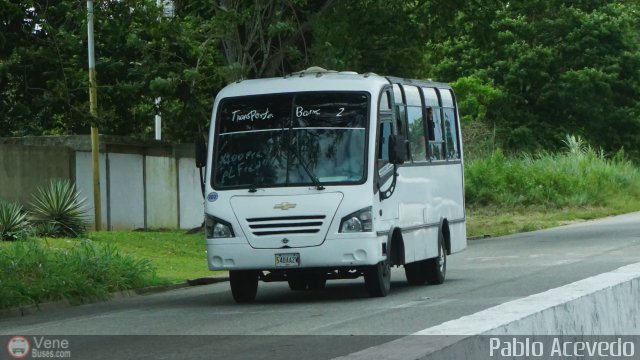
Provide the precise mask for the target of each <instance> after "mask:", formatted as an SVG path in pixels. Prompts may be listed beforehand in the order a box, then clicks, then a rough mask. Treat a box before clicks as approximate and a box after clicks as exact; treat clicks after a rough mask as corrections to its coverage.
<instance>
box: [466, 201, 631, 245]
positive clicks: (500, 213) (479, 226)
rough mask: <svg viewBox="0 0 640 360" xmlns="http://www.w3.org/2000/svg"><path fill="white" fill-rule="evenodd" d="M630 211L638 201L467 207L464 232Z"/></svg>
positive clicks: (510, 230) (535, 226) (515, 229)
mask: <svg viewBox="0 0 640 360" xmlns="http://www.w3.org/2000/svg"><path fill="white" fill-rule="evenodd" d="M633 211H640V204H635V205H634V206H630V207H576V208H571V207H566V208H562V209H558V208H551V209H546V208H544V207H523V208H511V209H507V208H500V207H482V208H467V236H468V237H476V236H483V235H491V236H502V235H509V234H515V233H522V232H528V231H535V230H542V229H546V228H550V227H555V226H561V225H568V224H572V223H577V222H582V221H586V220H592V219H597V218H602V217H606V216H611V215H619V214H624V213H628V212H633Z"/></svg>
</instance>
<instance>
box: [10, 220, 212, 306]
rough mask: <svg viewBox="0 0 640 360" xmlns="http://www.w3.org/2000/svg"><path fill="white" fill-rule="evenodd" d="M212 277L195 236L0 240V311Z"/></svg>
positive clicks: (111, 235)
mask: <svg viewBox="0 0 640 360" xmlns="http://www.w3.org/2000/svg"><path fill="white" fill-rule="evenodd" d="M212 274H214V273H213V272H211V271H209V270H208V268H207V257H206V253H205V244H204V238H203V234H201V233H197V234H192V235H188V234H185V232H184V231H112V232H91V233H88V234H87V238H86V239H72V238H32V239H29V240H26V241H16V242H0V308H7V307H16V306H24V305H31V304H37V303H41V302H46V301H56V300H61V299H67V300H69V302H71V303H80V302H83V301H85V300H90V301H91V300H96V299H97V300H104V299H108V298H109V297H110V293H112V292H114V291H120V290H129V289H137V288H143V287H147V286H153V285H168V284H172V283H180V282H184V281H185V280H187V279H194V278H198V277H205V276H211V275H212Z"/></svg>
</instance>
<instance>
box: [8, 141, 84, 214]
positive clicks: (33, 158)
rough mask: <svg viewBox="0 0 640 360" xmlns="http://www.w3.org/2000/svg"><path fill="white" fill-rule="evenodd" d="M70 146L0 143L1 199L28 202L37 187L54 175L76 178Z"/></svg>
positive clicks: (56, 177)
mask: <svg viewBox="0 0 640 360" xmlns="http://www.w3.org/2000/svg"><path fill="white" fill-rule="evenodd" d="M74 171H75V162H74V155H73V151H72V150H71V149H69V148H67V147H54V146H22V145H14V144H0V200H4V201H10V202H18V203H21V204H28V203H29V202H30V201H31V196H32V194H33V192H34V191H35V190H36V188H37V187H38V186H40V185H43V184H45V183H47V182H49V181H50V180H52V179H69V180H73V179H74Z"/></svg>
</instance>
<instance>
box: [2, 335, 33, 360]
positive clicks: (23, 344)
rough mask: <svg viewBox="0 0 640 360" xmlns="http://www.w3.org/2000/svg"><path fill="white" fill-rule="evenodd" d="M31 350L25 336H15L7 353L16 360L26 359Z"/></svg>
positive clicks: (8, 346)
mask: <svg viewBox="0 0 640 360" xmlns="http://www.w3.org/2000/svg"><path fill="white" fill-rule="evenodd" d="M30 350H31V345H30V344H29V340H27V338H25V337H24V336H14V337H12V338H11V339H9V342H8V343H7V352H8V353H9V355H11V356H12V357H13V358H15V359H24V358H25V357H27V355H29V351H30Z"/></svg>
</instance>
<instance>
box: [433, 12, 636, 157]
mask: <svg viewBox="0 0 640 360" xmlns="http://www.w3.org/2000/svg"><path fill="white" fill-rule="evenodd" d="M638 13H639V9H638V3H637V2H630V1H623V2H619V1H579V2H572V3H571V4H570V5H569V4H567V3H566V2H565V1H559V0H557V1H555V0H554V1H524V0H522V1H520V0H519V1H515V2H514V1H510V2H509V3H485V4H482V5H480V4H477V3H468V4H466V5H465V6H464V7H463V8H462V9H460V10H459V12H458V14H457V16H456V18H455V21H454V22H452V24H451V28H450V30H451V31H449V33H448V35H447V36H445V37H444V38H443V39H439V40H430V41H429V45H428V48H429V52H428V53H427V56H428V59H429V64H430V67H429V70H430V71H431V72H433V73H434V74H435V76H436V77H437V78H439V79H442V80H444V81H453V80H456V79H458V78H460V77H466V76H474V74H478V73H480V74H483V76H485V77H487V78H488V79H490V81H491V83H492V84H493V86H494V87H495V88H496V89H497V90H499V91H500V92H501V93H502V94H503V96H500V97H499V98H497V99H496V101H497V103H493V105H494V106H495V107H496V108H497V109H498V110H499V111H497V112H493V113H491V112H487V113H486V120H485V121H488V122H489V124H492V125H493V124H495V125H496V128H497V136H498V139H499V141H500V143H501V144H502V146H504V147H505V148H506V149H509V150H521V149H529V150H535V149H540V148H545V149H557V148H559V147H560V146H561V145H562V134H565V133H568V132H569V133H578V134H580V135H582V136H584V137H585V138H587V139H589V141H591V142H592V143H593V144H594V145H596V146H598V147H602V148H604V149H605V150H607V151H614V150H615V149H618V148H620V147H624V148H625V149H627V150H628V151H629V154H630V155H631V156H632V157H634V158H638V157H639V156H640V148H639V147H638V141H637V135H636V134H638V133H639V132H640V117H639V116H638V114H639V113H640V112H639V111H638V110H639V103H638V98H640V72H638V71H637V69H638V68H640V31H639V30H640V25H639V23H638V21H637V19H638ZM461 98H462V97H461ZM476 111H477V113H478V114H482V108H478V109H477V110H476ZM479 116H481V115H479Z"/></svg>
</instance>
